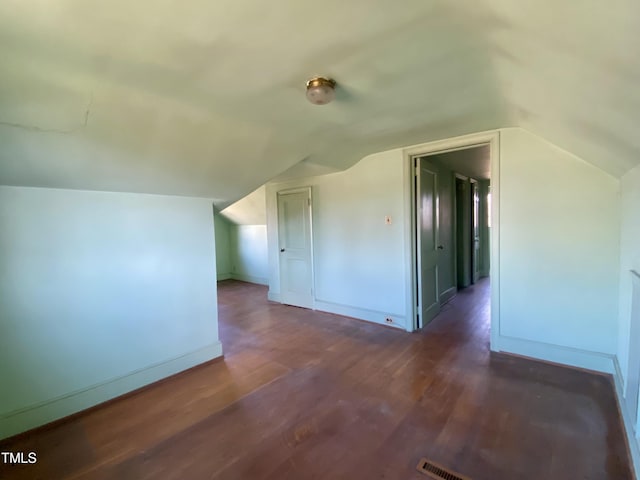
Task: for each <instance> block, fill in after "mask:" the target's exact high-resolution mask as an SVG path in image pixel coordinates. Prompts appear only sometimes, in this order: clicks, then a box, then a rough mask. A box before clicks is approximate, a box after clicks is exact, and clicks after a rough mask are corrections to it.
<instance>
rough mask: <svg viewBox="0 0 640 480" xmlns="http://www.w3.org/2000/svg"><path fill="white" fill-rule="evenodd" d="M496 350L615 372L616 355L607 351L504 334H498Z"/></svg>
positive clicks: (605, 371)
mask: <svg viewBox="0 0 640 480" xmlns="http://www.w3.org/2000/svg"><path fill="white" fill-rule="evenodd" d="M492 347H493V346H492ZM495 350H497V351H499V352H508V353H514V354H516V355H523V356H525V357H531V358H537V359H540V360H546V361H548V362H555V363H562V364H565V365H570V366H573V367H579V368H585V369H587V370H595V371H598V372H604V373H610V374H613V373H615V366H614V361H613V360H614V355H610V354H607V353H599V352H591V351H588V350H581V349H578V348H571V347H563V346H560V345H553V344H550V343H543V342H536V341H533V340H524V339H522V338H515V337H506V336H504V335H500V336H498V345H497V348H496V349H495Z"/></svg>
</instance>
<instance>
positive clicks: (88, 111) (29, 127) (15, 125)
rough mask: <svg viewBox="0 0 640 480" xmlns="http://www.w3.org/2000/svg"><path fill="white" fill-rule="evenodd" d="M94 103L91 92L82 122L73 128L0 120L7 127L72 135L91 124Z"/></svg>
mask: <svg viewBox="0 0 640 480" xmlns="http://www.w3.org/2000/svg"><path fill="white" fill-rule="evenodd" d="M92 104H93V94H91V96H90V97H89V103H88V104H87V108H86V109H85V112H84V116H83V119H82V123H81V124H80V125H79V126H78V127H76V128H72V129H70V130H59V129H56V128H43V127H39V126H37V125H26V124H23V123H14V122H5V121H2V120H0V125H1V126H5V127H11V128H19V129H21V130H27V131H29V132H38V133H57V134H60V135H70V134H73V133H76V132H79V131H80V130H83V129H84V128H86V127H87V125H88V124H89V115H90V114H91V105H92Z"/></svg>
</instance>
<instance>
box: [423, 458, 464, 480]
mask: <svg viewBox="0 0 640 480" xmlns="http://www.w3.org/2000/svg"><path fill="white" fill-rule="evenodd" d="M417 468H418V471H419V472H420V473H424V474H425V475H428V476H429V477H431V478H434V479H435V480H471V479H470V478H469V477H465V476H464V475H460V474H459V473H455V472H452V471H451V470H449V469H447V468H444V467H443V466H442V465H438V464H437V463H434V462H431V461H429V460H427V459H426V458H422V459H420V462H419V463H418V467H417Z"/></svg>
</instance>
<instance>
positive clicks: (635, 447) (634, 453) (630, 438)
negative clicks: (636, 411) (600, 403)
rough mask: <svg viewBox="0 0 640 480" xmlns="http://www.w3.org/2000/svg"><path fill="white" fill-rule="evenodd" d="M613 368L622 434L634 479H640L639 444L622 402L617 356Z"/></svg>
mask: <svg viewBox="0 0 640 480" xmlns="http://www.w3.org/2000/svg"><path fill="white" fill-rule="evenodd" d="M614 367H615V368H614V369H615V372H614V374H613V383H614V386H615V391H616V399H617V401H618V408H619V409H620V413H621V414H622V423H623V425H624V433H625V435H626V436H627V445H629V452H630V454H631V464H632V468H633V470H634V473H635V476H636V478H640V442H639V439H638V438H637V437H636V436H635V434H634V432H633V425H634V422H635V421H634V420H632V419H631V415H630V414H629V412H628V411H627V407H626V403H625V401H624V385H623V383H624V382H623V381H622V373H621V369H620V364H619V363H618V357H617V356H616V357H614Z"/></svg>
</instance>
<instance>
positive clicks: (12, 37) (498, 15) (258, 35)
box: [0, 0, 640, 208]
mask: <svg viewBox="0 0 640 480" xmlns="http://www.w3.org/2000/svg"><path fill="white" fill-rule="evenodd" d="M639 37H640V2H637V1H636V0H633V1H632V0H621V1H618V0H614V1H612V2H602V1H595V0H582V1H581V2H557V1H551V0H536V1H533V0H526V1H522V2H514V1H513V0H475V1H471V0H464V1H460V0H459V1H456V2H451V1H447V0H438V1H433V0H431V1H429V0H405V1H403V2H402V3H401V4H399V3H398V2H397V1H392V0H349V1H347V2H345V1H338V0H324V1H323V2H311V1H309V0H281V1H278V2H258V1H243V2H238V1H233V0H216V1H214V2H212V1H204V0H180V1H178V0H160V1H154V2H151V1H149V0H138V1H135V2H132V1H130V0H127V1H124V0H111V1H109V2H104V1H96V0H55V1H54V0H29V1H25V0H4V1H3V2H2V3H1V4H0V55H1V57H2V66H3V67H4V68H3V72H2V76H1V80H0V87H1V91H2V95H0V145H2V148H1V149H0V183H2V184H10V185H30V186H49V187H60V188H81V189H97V190H114V191H132V192H147V193H164V194H177V195H194V196H205V197H211V198H213V199H214V200H215V201H216V204H217V205H218V206H219V207H220V208H222V207H224V206H226V205H229V204H230V203H232V202H233V201H235V200H237V199H238V198H241V197H243V196H244V195H246V194H247V193H249V192H251V191H252V190H254V189H255V188H257V187H258V186H260V185H262V184H263V183H265V182H266V181H268V180H270V179H272V178H274V177H276V176H278V175H281V174H283V172H285V171H289V172H295V175H296V176H299V175H301V174H302V173H304V171H305V169H307V168H311V167H312V168H311V170H310V171H314V172H317V171H335V170H339V169H344V168H347V167H349V166H350V165H352V164H354V163H355V162H357V161H358V160H359V159H361V158H362V157H363V156H365V155H366V154H369V153H372V152H375V151H380V150H384V149H389V148H394V147H398V146H402V145H408V144H412V143H419V142H425V141H429V140H433V139H438V138H445V137H450V136H455V135H460V134H464V133H470V132H475V131H481V130H487V129H492V128H497V127H506V126H521V127H524V128H527V129H528V130H530V131H532V132H533V133H536V134H538V135H541V136H543V137H545V138H546V139H548V140H549V141H551V142H554V143H556V144H557V145H558V146H560V147H562V148H565V149H566V150H569V151H571V152H573V153H575V154H576V155H578V156H581V157H582V158H584V159H585V160H587V161H589V162H591V163H593V164H595V165H597V166H598V167H600V168H602V169H604V170H605V171H607V172H609V173H611V174H613V175H615V176H620V175H621V174H623V173H624V172H626V171H627V170H629V169H630V168H632V167H633V166H635V165H637V164H638V163H640V135H639V134H638V125H640V89H639V88H638V85H639V84H640V61H639V60H638V56H637V47H638V45H640V38H639ZM315 74H324V75H328V76H332V77H333V78H335V79H336V80H337V81H338V83H339V90H338V92H337V100H336V101H335V102H334V103H332V104H330V105H327V106H323V107H317V106H313V105H311V104H309V103H307V101H306V100H305V98H304V84H305V81H306V80H307V79H308V78H309V77H311V76H313V75H315ZM300 162H302V163H301V164H300V165H297V164H299V163H300Z"/></svg>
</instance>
